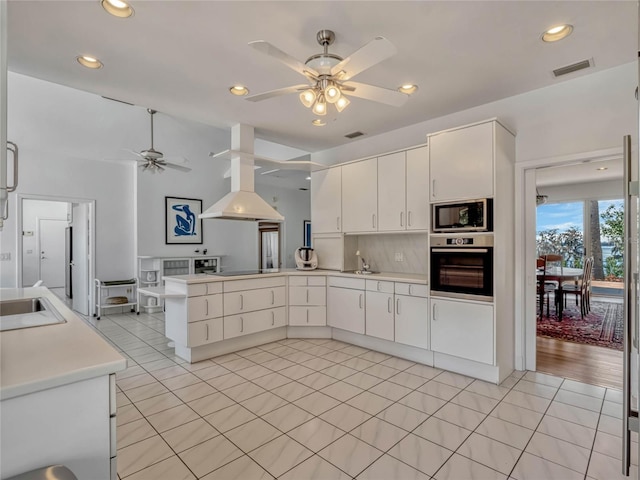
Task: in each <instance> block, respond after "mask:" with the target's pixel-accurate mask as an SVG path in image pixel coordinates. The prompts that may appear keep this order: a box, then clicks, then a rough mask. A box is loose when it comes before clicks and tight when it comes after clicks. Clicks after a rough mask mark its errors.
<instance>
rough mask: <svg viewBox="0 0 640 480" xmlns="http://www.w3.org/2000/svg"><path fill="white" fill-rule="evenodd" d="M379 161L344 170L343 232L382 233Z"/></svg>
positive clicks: (371, 160)
mask: <svg viewBox="0 0 640 480" xmlns="http://www.w3.org/2000/svg"><path fill="white" fill-rule="evenodd" d="M377 166H378V159H377V158H372V159H369V160H364V161H362V162H355V163H350V164H348V165H345V166H343V167H342V231H343V232H375V231H377V230H378V167H377Z"/></svg>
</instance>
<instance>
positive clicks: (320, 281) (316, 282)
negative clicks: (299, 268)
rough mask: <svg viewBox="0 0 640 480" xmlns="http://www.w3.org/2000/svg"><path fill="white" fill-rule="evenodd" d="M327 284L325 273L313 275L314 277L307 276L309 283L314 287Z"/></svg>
mask: <svg viewBox="0 0 640 480" xmlns="http://www.w3.org/2000/svg"><path fill="white" fill-rule="evenodd" d="M326 284H327V277H325V276H324V275H322V276H320V275H317V276H313V277H307V285H309V286H310V287H311V286H314V287H320V286H322V287H324V286H325V285H326Z"/></svg>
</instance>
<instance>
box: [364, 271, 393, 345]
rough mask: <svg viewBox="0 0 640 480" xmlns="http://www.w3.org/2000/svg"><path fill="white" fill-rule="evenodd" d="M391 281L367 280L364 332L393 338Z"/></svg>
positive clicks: (391, 339)
mask: <svg viewBox="0 0 640 480" xmlns="http://www.w3.org/2000/svg"><path fill="white" fill-rule="evenodd" d="M394 308H395V307H394V298H393V282H378V281H375V280H367V294H366V322H365V334H366V335H370V336H372V337H378V338H382V339H384V340H390V341H393V340H394V318H395V315H394Z"/></svg>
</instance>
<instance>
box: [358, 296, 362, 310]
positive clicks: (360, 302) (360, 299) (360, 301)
mask: <svg viewBox="0 0 640 480" xmlns="http://www.w3.org/2000/svg"><path fill="white" fill-rule="evenodd" d="M358 302H359V305H360V309H362V294H360V298H359V300H358Z"/></svg>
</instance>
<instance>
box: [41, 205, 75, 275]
mask: <svg viewBox="0 0 640 480" xmlns="http://www.w3.org/2000/svg"><path fill="white" fill-rule="evenodd" d="M42 221H45V222H46V221H55V222H66V226H69V220H68V219H66V220H63V219H61V218H48V217H36V249H37V251H39V252H41V253H39V254H38V255H42V238H41V233H42V228H41V225H40V222H42ZM41 260H42V258H39V259H38V279H39V280H42V261H41ZM65 267H67V266H66V265H65ZM45 287H46V285H45Z"/></svg>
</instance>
